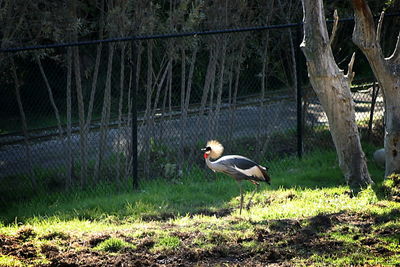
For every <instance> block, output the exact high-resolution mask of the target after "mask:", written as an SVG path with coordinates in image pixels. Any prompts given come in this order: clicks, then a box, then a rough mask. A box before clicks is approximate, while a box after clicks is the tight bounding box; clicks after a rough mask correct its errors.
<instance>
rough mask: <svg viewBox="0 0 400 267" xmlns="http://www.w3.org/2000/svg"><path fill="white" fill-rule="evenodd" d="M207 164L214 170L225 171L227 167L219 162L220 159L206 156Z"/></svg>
mask: <svg viewBox="0 0 400 267" xmlns="http://www.w3.org/2000/svg"><path fill="white" fill-rule="evenodd" d="M206 164H207V166H208V167H209V168H210V169H212V170H214V171H223V170H224V169H225V168H224V166H223V165H222V164H219V162H218V160H215V161H210V158H206Z"/></svg>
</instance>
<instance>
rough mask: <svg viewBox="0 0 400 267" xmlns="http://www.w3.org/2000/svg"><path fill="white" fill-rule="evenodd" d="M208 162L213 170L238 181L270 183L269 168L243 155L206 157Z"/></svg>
mask: <svg viewBox="0 0 400 267" xmlns="http://www.w3.org/2000/svg"><path fill="white" fill-rule="evenodd" d="M206 164H207V166H208V167H209V168H210V169H211V170H213V171H216V172H222V173H225V174H227V175H229V176H231V177H233V178H235V179H236V180H238V181H241V180H249V181H251V182H252V183H254V184H257V183H258V182H266V183H268V184H269V183H270V177H269V176H268V174H267V168H265V167H263V166H261V165H258V164H257V163H255V162H254V161H252V160H251V159H248V158H246V157H243V156H239V155H228V156H223V157H221V158H219V159H218V160H216V161H210V159H209V158H206Z"/></svg>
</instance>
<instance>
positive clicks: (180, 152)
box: [178, 47, 186, 170]
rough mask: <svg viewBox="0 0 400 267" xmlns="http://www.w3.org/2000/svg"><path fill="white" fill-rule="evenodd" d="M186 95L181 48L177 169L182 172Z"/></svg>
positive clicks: (183, 60)
mask: <svg viewBox="0 0 400 267" xmlns="http://www.w3.org/2000/svg"><path fill="white" fill-rule="evenodd" d="M185 95H186V51H185V48H184V47H183V48H182V51H181V121H180V124H181V127H180V133H179V134H180V138H179V152H178V169H179V170H182V168H183V162H184V160H185V155H184V141H185V140H184V139H185V138H186V136H185V131H186V125H185V118H184V113H185V97H186V96H185Z"/></svg>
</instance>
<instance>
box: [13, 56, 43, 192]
mask: <svg viewBox="0 0 400 267" xmlns="http://www.w3.org/2000/svg"><path fill="white" fill-rule="evenodd" d="M11 68H12V75H13V79H14V85H15V96H16V98H17V103H18V109H19V114H20V116H21V124H22V132H23V133H24V143H25V153H26V159H27V162H28V168H29V176H30V179H31V184H32V188H33V190H37V189H38V188H37V181H36V178H35V174H34V172H33V164H32V152H31V144H30V142H29V135H28V125H27V123H26V116H25V111H24V106H23V104H22V100H21V92H20V87H21V83H20V81H19V79H18V75H17V69H16V66H15V62H14V58H11Z"/></svg>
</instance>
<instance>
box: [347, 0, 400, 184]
mask: <svg viewBox="0 0 400 267" xmlns="http://www.w3.org/2000/svg"><path fill="white" fill-rule="evenodd" d="M352 2H353V7H354V13H355V27H354V32H353V42H354V43H355V44H356V45H357V46H358V47H359V48H360V49H361V51H362V52H363V53H364V55H365V56H366V57H367V59H368V62H369V64H370V65H371V68H372V71H373V72H374V75H375V77H376V79H377V80H378V83H379V85H380V87H381V88H382V91H383V95H384V97H385V165H386V166H385V176H388V175H390V174H392V173H400V35H399V36H398V38H397V43H396V47H395V50H394V52H393V54H392V55H391V56H390V57H388V58H385V57H384V55H383V53H382V48H381V46H380V42H379V41H380V40H379V39H380V29H381V26H382V21H383V14H384V13H382V15H381V18H380V20H379V24H378V28H377V30H375V26H374V20H373V17H372V13H371V10H370V9H369V7H368V5H367V3H366V2H365V1H364V0H353V1H352Z"/></svg>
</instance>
